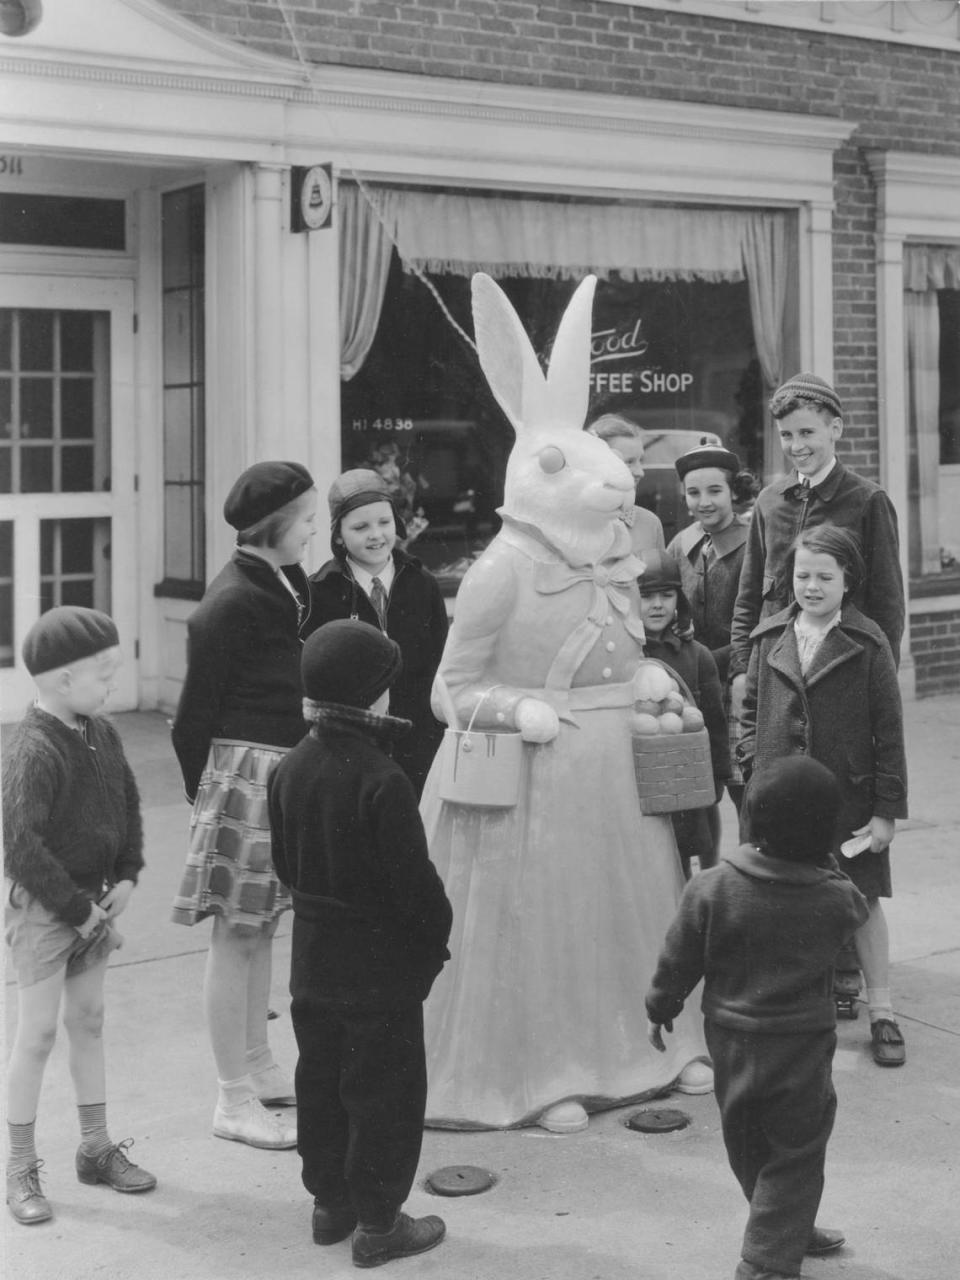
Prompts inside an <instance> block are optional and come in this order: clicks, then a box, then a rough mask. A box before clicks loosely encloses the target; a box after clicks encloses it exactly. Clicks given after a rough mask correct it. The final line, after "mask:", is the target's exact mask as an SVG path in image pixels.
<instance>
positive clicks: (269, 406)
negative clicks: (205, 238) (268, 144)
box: [248, 164, 289, 465]
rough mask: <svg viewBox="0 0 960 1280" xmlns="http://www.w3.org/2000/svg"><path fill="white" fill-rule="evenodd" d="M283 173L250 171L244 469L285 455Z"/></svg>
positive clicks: (274, 168)
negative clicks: (249, 433) (249, 425)
mask: <svg viewBox="0 0 960 1280" xmlns="http://www.w3.org/2000/svg"><path fill="white" fill-rule="evenodd" d="M285 172H286V170H285V168H284V167H283V166H280V165H264V164H257V165H254V167H253V240H254V243H253V280H254V288H253V294H254V297H253V373H254V388H253V412H254V422H253V439H254V441H255V442H256V444H255V452H256V456H255V457H252V458H250V459H248V465H249V464H250V463H252V462H256V461H259V460H262V459H266V458H282V457H285V456H286V454H287V452H289V450H288V448H287V446H286V440H285V434H284V422H285V417H286V403H285V401H286V396H285V393H284V386H285V384H284V341H285V331H286V327H287V326H286V316H285V314H284V299H283V283H284V273H283V237H284V236H286V235H287V234H288V232H287V225H286V224H287V222H288V219H287V216H286V210H285V206H284V192H285V191H286V189H287V186H286V183H285V182H284V174H285Z"/></svg>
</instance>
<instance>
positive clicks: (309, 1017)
mask: <svg viewBox="0 0 960 1280" xmlns="http://www.w3.org/2000/svg"><path fill="white" fill-rule="evenodd" d="M401 664H402V659H401V655H400V648H399V646H398V645H397V643H396V642H395V641H394V640H391V639H390V638H389V637H388V636H386V635H384V633H383V632H382V631H380V630H379V629H378V628H376V627H373V626H370V625H369V624H368V623H366V622H360V621H357V620H354V619H337V620H335V621H333V622H329V623H327V624H326V625H325V626H323V627H321V628H320V629H319V630H318V631H315V632H314V634H313V635H312V636H310V638H309V639H308V640H307V642H306V644H305V645H304V650H303V658H302V665H301V669H302V676H303V686H304V690H305V693H306V697H305V699H304V714H305V716H306V718H307V719H308V720H309V722H310V732H309V734H308V736H307V737H306V738H304V739H303V740H302V741H301V742H300V743H299V744H298V745H297V746H296V747H294V749H293V750H292V751H291V752H290V753H289V754H288V755H287V756H286V757H285V758H284V759H283V760H282V761H281V762H280V764H279V765H278V766H277V768H276V770H275V772H274V773H273V774H272V776H271V778H270V782H269V785H268V795H269V800H268V803H269V811H270V830H271V836H272V846H273V860H274V865H275V867H276V871H277V875H278V876H279V878H280V880H281V881H282V882H283V884H285V885H287V886H288V888H289V889H290V891H291V894H292V897H293V908H294V923H293V943H292V962H291V975H290V991H291V995H292V997H293V1003H292V1007H291V1013H292V1017H293V1026H294V1031H295V1032H296V1037H297V1044H298V1047H299V1050H300V1060H299V1063H298V1065H297V1071H296V1093H297V1107H298V1144H297V1145H298V1150H299V1151H300V1155H301V1157H302V1159H303V1182H304V1186H305V1187H306V1188H307V1190H308V1191H309V1192H310V1193H311V1194H312V1195H313V1197H314V1210H313V1238H314V1240H315V1241H316V1243H317V1244H324V1245H326V1244H335V1243H336V1242H337V1241H339V1240H343V1239H345V1238H346V1237H347V1236H348V1235H350V1234H351V1233H353V1261H354V1263H355V1265H357V1266H360V1267H371V1266H378V1265H379V1264H380V1263H383V1262H388V1261H389V1260H390V1259H391V1258H399V1257H405V1256H407V1255H409V1254H414V1253H422V1252H423V1251H424V1250H426V1249H430V1248H432V1247H433V1246H434V1245H437V1244H439V1243H440V1241H441V1239H442V1238H443V1235H444V1230H445V1228H444V1224H443V1222H442V1220H441V1219H440V1218H437V1217H432V1216H431V1217H426V1218H420V1219H413V1218H410V1217H408V1216H407V1215H406V1214H405V1213H401V1212H400V1209H401V1206H402V1204H403V1202H404V1201H405V1200H406V1198H407V1195H408V1194H409V1192H410V1188H411V1186H412V1185H413V1179H414V1175H415V1173H416V1169H417V1161H418V1160H419V1157H420V1146H421V1141H422V1135H423V1118H424V1109H425V1106H426V1092H427V1080H426V1062H425V1055H424V1045H423V1001H424V1000H425V999H426V997H427V994H428V993H429V991H430V988H431V986H432V985H433V981H434V979H435V978H436V976H437V974H438V973H439V972H440V970H441V969H442V968H443V965H444V962H445V961H446V960H447V959H448V958H449V952H448V951H447V945H446V944H447V938H448V937H449V933H450V925H451V919H452V915H451V910H450V904H449V903H448V901H447V898H446V894H445V893H444V890H443V885H442V884H441V881H440V877H439V876H438V875H437V872H436V870H435V869H434V867H433V864H432V863H431V861H430V858H429V855H428V852H427V842H426V837H425V835H424V831H423V824H422V822H421V821H420V815H419V812H418V810H417V798H416V794H415V792H414V789H413V786H412V784H411V782H410V780H409V779H408V778H407V776H406V774H405V773H404V771H403V770H402V769H401V768H400V766H399V765H398V764H396V763H395V762H394V761H393V760H392V759H391V757H390V746H391V743H392V742H393V740H394V739H395V738H396V737H398V736H399V735H400V734H401V733H403V732H404V731H406V730H408V729H409V724H408V722H407V721H404V720H401V719H398V718H397V717H395V716H389V715H387V714H386V708H387V704H388V700H389V690H390V686H391V685H392V684H393V682H394V681H395V680H396V678H397V676H398V675H399V673H400V669H401ZM354 1228H356V1230H354Z"/></svg>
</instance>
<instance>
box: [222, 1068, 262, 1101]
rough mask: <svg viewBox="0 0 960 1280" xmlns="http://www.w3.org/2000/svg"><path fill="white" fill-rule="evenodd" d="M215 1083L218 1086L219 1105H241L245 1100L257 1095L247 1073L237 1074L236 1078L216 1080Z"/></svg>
mask: <svg viewBox="0 0 960 1280" xmlns="http://www.w3.org/2000/svg"><path fill="white" fill-rule="evenodd" d="M217 1083H218V1084H219V1086H220V1106H221V1107H227V1108H230V1107H242V1106H243V1104H244V1103H245V1102H248V1101H249V1100H250V1099H251V1098H255V1097H256V1096H257V1091H256V1089H255V1088H254V1085H253V1081H252V1080H251V1079H250V1077H249V1075H246V1076H238V1078H237V1079H236V1080H218V1081H217Z"/></svg>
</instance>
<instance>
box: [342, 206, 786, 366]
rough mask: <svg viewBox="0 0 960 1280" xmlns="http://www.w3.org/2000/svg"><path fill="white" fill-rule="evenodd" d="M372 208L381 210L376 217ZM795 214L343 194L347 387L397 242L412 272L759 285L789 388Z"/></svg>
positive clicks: (764, 321)
mask: <svg viewBox="0 0 960 1280" xmlns="http://www.w3.org/2000/svg"><path fill="white" fill-rule="evenodd" d="M371 202H372V204H373V206H374V207H373V208H371ZM791 227H792V223H791V221H790V218H789V215H788V214H786V213H754V212H750V211H744V212H740V211H738V210H729V209H717V210H709V209H687V208H682V207H680V208H676V207H674V208H664V207H638V206H636V205H603V204H591V203H583V202H581V203H567V202H564V201H553V200H525V199H517V200H512V199H507V198H504V197H500V196H467V195H455V194H454V195H447V194H443V193H439V192H431V191H400V190H391V189H389V188H383V187H375V188H370V187H365V188H364V189H363V190H362V191H361V189H360V188H359V187H357V186H354V185H352V184H347V183H344V184H343V185H342V186H341V187H340V254H341V271H340V324H341V334H342V346H341V377H342V378H344V379H345V380H346V379H349V378H352V377H353V376H354V375H355V374H356V373H357V372H358V370H359V369H360V368H361V367H362V366H363V361H364V359H365V358H366V355H367V352H368V351H369V350H370V345H371V343H372V342H373V338H374V335H375V334H376V329H377V324H378V322H379V318H380V310H381V308H382V306H383V295H384V290H385V288H386V279H387V272H388V270H389V264H390V255H391V252H392V247H393V244H392V243H391V242H393V243H395V244H396V247H397V250H398V252H399V254H400V257H401V261H402V263H403V267H404V270H407V271H409V270H417V271H422V272H425V273H432V274H452V275H461V276H471V275H472V274H473V273H474V272H475V271H485V272H487V274H488V275H491V276H494V277H502V276H508V275H509V276H525V277H533V278H552V279H580V278H582V277H583V276H585V275H587V274H588V273H589V272H593V273H594V274H596V275H597V276H599V277H600V278H601V279H606V278H608V277H609V275H610V273H611V272H612V271H616V272H617V274H618V275H619V276H620V277H621V278H623V279H625V280H635V281H641V280H705V281H708V282H723V281H740V280H743V279H744V278H746V279H747V280H748V281H749V285H750V307H751V314H752V318H753V330H754V335H755V341H756V344H757V350H758V353H759V357H760V365H761V369H762V372H763V377H764V381H765V382H766V384H767V386H768V387H769V388H770V389H771V390H772V389H773V388H774V387H775V386H777V385H778V384H779V382H780V381H782V376H783V364H784V345H785V339H784V324H785V313H786V310H787V300H788V294H789V291H790V288H791V285H790V282H791V281H792V280H793V279H794V276H795V261H794V259H795V255H796V248H795V238H794V237H793V236H792V234H791Z"/></svg>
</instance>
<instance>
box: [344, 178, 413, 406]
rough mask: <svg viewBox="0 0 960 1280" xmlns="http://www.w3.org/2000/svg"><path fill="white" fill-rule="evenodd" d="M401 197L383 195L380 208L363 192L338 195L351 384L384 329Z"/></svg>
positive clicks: (346, 188)
mask: <svg viewBox="0 0 960 1280" xmlns="http://www.w3.org/2000/svg"><path fill="white" fill-rule="evenodd" d="M401 194H402V193H401V192H399V191H381V192H380V193H379V195H378V201H377V208H376V209H374V208H373V207H372V206H371V204H370V203H369V201H368V200H366V199H365V198H364V195H363V193H362V192H361V190H360V188H359V187H356V186H353V185H348V184H344V185H342V186H341V187H340V189H339V192H338V204H339V208H338V216H339V227H340V377H341V379H342V380H343V381H344V382H349V381H350V379H351V378H353V377H355V376H356V374H358V373H359V372H360V370H361V369H362V368H363V362H364V360H366V358H367V353H368V352H369V350H370V348H371V346H372V345H373V340H374V338H375V337H376V334H377V326H378V325H379V323H380V312H381V310H382V308H383V296H384V294H385V293H386V289H387V276H388V275H389V272H390V258H391V256H392V254H393V242H394V240H395V239H396V222H397V205H398V203H399V197H400V195H401Z"/></svg>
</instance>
